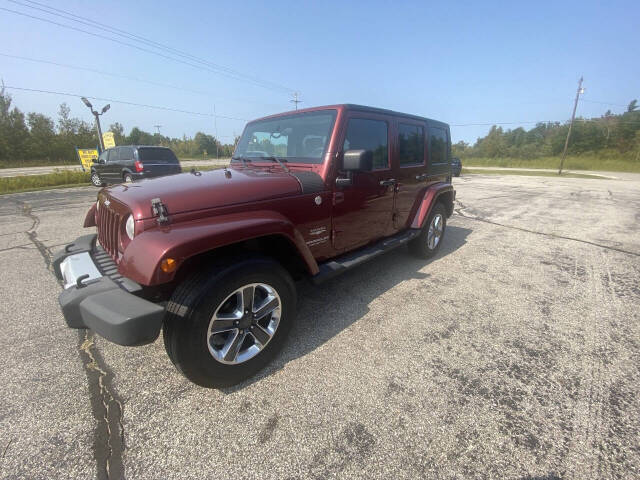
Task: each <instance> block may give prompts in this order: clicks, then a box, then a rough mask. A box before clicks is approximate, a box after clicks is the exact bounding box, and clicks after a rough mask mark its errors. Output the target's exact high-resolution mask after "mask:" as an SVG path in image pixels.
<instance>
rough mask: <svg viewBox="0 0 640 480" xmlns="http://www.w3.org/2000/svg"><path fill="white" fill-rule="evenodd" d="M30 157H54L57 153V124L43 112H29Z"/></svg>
mask: <svg viewBox="0 0 640 480" xmlns="http://www.w3.org/2000/svg"><path fill="white" fill-rule="evenodd" d="M27 123H28V124H29V137H30V141H29V158H33V159H36V158H46V159H48V160H50V159H52V157H53V156H54V155H55V146H54V145H55V137H56V132H55V124H54V123H53V120H51V119H50V118H49V117H47V116H46V115H43V114H41V113H33V112H32V113H29V114H28V115H27Z"/></svg>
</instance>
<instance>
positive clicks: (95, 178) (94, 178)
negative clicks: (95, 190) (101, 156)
mask: <svg viewBox="0 0 640 480" xmlns="http://www.w3.org/2000/svg"><path fill="white" fill-rule="evenodd" d="M91 183H92V184H93V186H94V187H102V186H103V185H104V183H103V182H102V180H101V179H100V175H98V172H96V171H95V170H92V171H91Z"/></svg>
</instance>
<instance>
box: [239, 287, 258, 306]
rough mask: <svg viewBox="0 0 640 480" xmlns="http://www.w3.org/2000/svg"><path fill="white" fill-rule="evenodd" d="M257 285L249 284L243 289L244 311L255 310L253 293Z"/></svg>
mask: <svg viewBox="0 0 640 480" xmlns="http://www.w3.org/2000/svg"><path fill="white" fill-rule="evenodd" d="M254 292H255V287H253V286H248V287H245V288H243V289H242V309H241V311H242V312H251V311H253V295H254Z"/></svg>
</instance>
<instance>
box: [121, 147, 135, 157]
mask: <svg viewBox="0 0 640 480" xmlns="http://www.w3.org/2000/svg"><path fill="white" fill-rule="evenodd" d="M120 160H133V148H131V147H120Z"/></svg>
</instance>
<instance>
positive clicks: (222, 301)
mask: <svg viewBox="0 0 640 480" xmlns="http://www.w3.org/2000/svg"><path fill="white" fill-rule="evenodd" d="M295 310H296V293H295V286H294V284H293V280H292V279H291V276H290V275H289V273H288V272H287V271H286V270H284V269H283V268H282V267H281V266H280V265H279V264H278V263H277V262H275V261H273V260H271V259H269V258H265V257H250V258H246V259H244V260H240V261H235V262H233V261H229V262H228V263H225V264H224V265H219V266H216V267H213V268H212V269H211V270H210V271H208V272H207V273H198V274H195V275H193V276H191V277H189V278H187V279H186V280H185V281H184V282H183V283H182V284H181V285H180V286H179V287H178V288H177V289H176V291H175V292H174V294H173V296H172V298H171V301H170V302H169V304H168V305H167V315H166V317H165V321H164V327H163V334H164V343H165V348H166V350H167V354H168V355H169V357H170V358H171V361H172V362H173V364H174V365H175V366H176V367H177V368H178V370H180V372H181V373H182V374H183V375H185V376H186V377H187V378H188V379H189V380H191V381H193V382H194V383H197V384H198V385H201V386H204V387H215V388H220V387H226V386H230V385H234V384H236V383H238V382H241V381H242V380H245V379H247V378H249V377H250V376H252V375H254V374H255V373H256V372H258V371H259V370H260V369H262V368H263V367H264V366H265V365H266V364H267V363H269V362H270V361H271V360H272V359H273V357H274V356H275V355H276V354H277V353H278V352H279V351H280V350H281V349H282V346H283V345H284V341H285V340H286V337H287V335H288V333H289V330H290V328H291V325H292V323H293V320H294V316H295Z"/></svg>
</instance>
